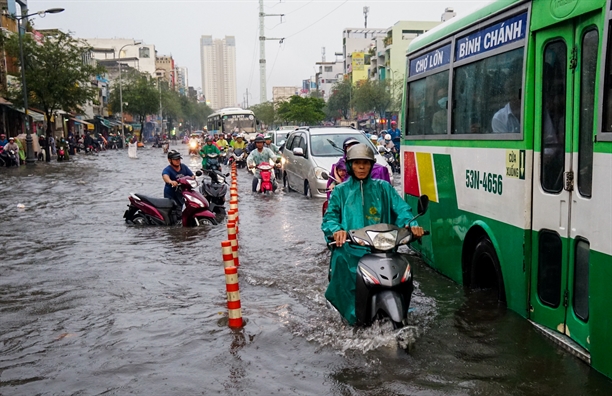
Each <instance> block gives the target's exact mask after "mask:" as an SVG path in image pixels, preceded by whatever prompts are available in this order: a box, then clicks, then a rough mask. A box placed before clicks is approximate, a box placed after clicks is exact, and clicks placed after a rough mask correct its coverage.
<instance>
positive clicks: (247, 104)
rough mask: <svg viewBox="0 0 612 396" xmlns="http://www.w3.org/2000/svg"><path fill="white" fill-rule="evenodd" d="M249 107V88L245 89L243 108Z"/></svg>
mask: <svg viewBox="0 0 612 396" xmlns="http://www.w3.org/2000/svg"><path fill="white" fill-rule="evenodd" d="M248 108H249V89H248V88H247V89H246V107H245V109H248Z"/></svg>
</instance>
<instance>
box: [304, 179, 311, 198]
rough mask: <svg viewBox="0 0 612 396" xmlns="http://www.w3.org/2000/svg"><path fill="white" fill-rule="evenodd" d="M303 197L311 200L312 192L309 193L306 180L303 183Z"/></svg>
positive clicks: (308, 185)
mask: <svg viewBox="0 0 612 396" xmlns="http://www.w3.org/2000/svg"><path fill="white" fill-rule="evenodd" d="M304 195H305V196H306V198H308V199H310V198H312V191H310V184H308V180H306V181H305V182H304Z"/></svg>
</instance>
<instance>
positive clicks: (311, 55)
mask: <svg viewBox="0 0 612 396" xmlns="http://www.w3.org/2000/svg"><path fill="white" fill-rule="evenodd" d="M490 2H491V1H490V0H446V1H440V0H425V1H423V0H395V1H392V0H369V1H362V0H282V1H280V0H268V1H265V3H264V5H265V12H266V13H267V14H285V17H284V18H283V23H281V20H280V17H273V16H270V17H266V24H265V35H266V37H275V38H281V37H284V38H285V41H284V43H283V44H279V42H278V41H267V43H266V58H267V75H268V77H267V91H268V100H271V96H272V93H271V92H272V87H273V86H299V85H301V82H302V80H304V79H308V78H310V77H311V76H314V74H315V69H314V66H315V62H318V61H320V60H321V48H322V47H325V50H326V54H327V56H326V60H328V61H329V60H333V59H334V53H335V52H342V30H343V29H344V28H346V27H363V24H364V17H363V7H364V6H369V7H370V11H369V14H368V27H369V28H387V27H390V26H392V25H393V24H395V23H396V22H397V21H399V20H417V21H439V20H440V16H441V15H442V13H443V12H444V9H445V8H446V7H453V8H454V9H455V12H457V16H461V15H465V14H466V13H469V12H471V11H473V10H475V9H477V8H480V7H482V6H483V5H484V4H487V3H490ZM28 6H29V9H30V12H36V11H39V10H44V9H48V8H54V7H62V8H65V9H66V10H65V11H64V12H63V13H61V14H55V15H47V16H46V17H45V18H39V17H36V18H34V20H33V21H34V23H35V26H36V27H37V28H39V29H45V28H59V29H62V30H64V31H71V32H73V33H74V34H75V36H77V37H81V38H96V37H97V38H134V39H139V40H143V41H144V42H145V43H147V44H154V45H155V48H156V49H157V52H158V54H160V55H169V54H171V55H172V56H173V57H174V61H175V63H176V64H178V65H180V66H185V67H187V68H188V69H189V85H191V86H193V87H196V88H197V87H201V71H200V50H199V39H200V36H202V35H213V37H214V38H222V37H224V36H225V35H228V36H235V37H236V58H237V67H236V73H237V80H238V81H237V84H238V92H237V95H238V96H237V98H238V100H239V101H240V102H242V101H243V99H244V96H245V92H246V89H247V88H248V90H249V93H250V95H249V104H254V103H258V102H259V61H258V60H259V40H258V37H259V32H258V29H259V17H258V13H259V0H29V1H28Z"/></svg>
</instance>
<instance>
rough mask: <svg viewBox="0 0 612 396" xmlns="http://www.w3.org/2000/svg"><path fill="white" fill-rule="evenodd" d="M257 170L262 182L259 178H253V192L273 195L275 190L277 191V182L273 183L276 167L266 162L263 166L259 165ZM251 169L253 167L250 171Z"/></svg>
mask: <svg viewBox="0 0 612 396" xmlns="http://www.w3.org/2000/svg"><path fill="white" fill-rule="evenodd" d="M256 168H257V171H259V177H260V178H261V181H260V179H259V178H257V177H253V185H252V189H253V192H258V193H262V194H268V193H273V192H274V190H276V186H275V184H276V182H275V181H274V182H273V181H272V172H273V171H274V166H273V165H271V164H270V163H269V162H265V161H264V162H262V163H261V164H259V165H257V167H256ZM251 169H252V167H249V170H251ZM253 171H254V169H253Z"/></svg>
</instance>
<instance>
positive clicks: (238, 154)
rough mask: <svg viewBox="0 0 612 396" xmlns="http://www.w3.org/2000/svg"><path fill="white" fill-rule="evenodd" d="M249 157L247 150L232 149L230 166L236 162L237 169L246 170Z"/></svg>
mask: <svg viewBox="0 0 612 396" xmlns="http://www.w3.org/2000/svg"><path fill="white" fill-rule="evenodd" d="M247 156H248V155H247V152H246V150H245V149H231V151H230V157H229V160H228V164H229V165H231V164H232V163H234V162H235V163H236V167H237V168H245V167H246V159H247Z"/></svg>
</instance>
